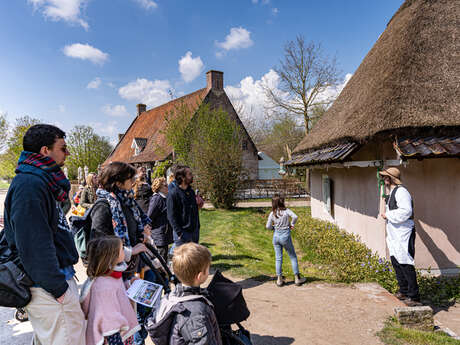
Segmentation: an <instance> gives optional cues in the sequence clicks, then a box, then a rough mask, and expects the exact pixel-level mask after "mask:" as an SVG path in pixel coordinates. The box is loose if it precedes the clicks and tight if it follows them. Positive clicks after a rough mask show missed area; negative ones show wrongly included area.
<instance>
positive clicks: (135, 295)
mask: <svg viewBox="0 0 460 345" xmlns="http://www.w3.org/2000/svg"><path fill="white" fill-rule="evenodd" d="M162 291H163V287H162V286H161V285H159V284H155V283H152V282H149V281H146V280H142V279H137V280H135V281H134V282H133V283H132V285H131V286H130V287H129V289H128V290H127V291H126V294H127V295H128V297H129V298H130V299H131V300H133V301H134V302H136V303H140V304H142V305H145V306H146V307H150V308H153V306H154V305H156V304H157V303H159V302H160V299H161V292H162Z"/></svg>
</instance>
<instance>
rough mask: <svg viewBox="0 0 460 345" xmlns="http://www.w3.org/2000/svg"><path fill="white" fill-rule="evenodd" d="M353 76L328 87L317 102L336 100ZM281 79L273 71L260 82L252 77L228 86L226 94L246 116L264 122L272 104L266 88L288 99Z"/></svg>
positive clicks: (349, 75) (350, 75)
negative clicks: (240, 106) (280, 85)
mask: <svg viewBox="0 0 460 345" xmlns="http://www.w3.org/2000/svg"><path fill="white" fill-rule="evenodd" d="M351 77H352V74H347V75H346V76H345V78H344V80H343V82H342V83H340V84H339V85H337V86H335V87H328V88H326V89H325V90H324V91H323V92H321V93H320V94H319V95H318V96H317V98H316V101H325V100H328V99H334V98H336V97H337V96H338V95H339V94H340V92H341V91H342V90H343V88H344V87H345V85H346V83H347V82H348V81H349V80H350V78H351ZM279 83H280V77H279V75H278V74H277V73H276V72H275V71H274V70H272V69H270V71H268V72H267V73H266V74H264V75H263V76H262V78H260V79H258V80H254V78H253V77H252V76H247V77H246V78H244V79H242V80H241V81H240V83H239V84H238V85H236V86H231V85H229V86H226V87H225V92H226V93H227V95H228V97H229V98H230V100H231V101H232V103H233V105H242V106H243V109H244V111H245V113H246V114H244V115H245V116H250V117H251V118H255V119H258V120H264V119H265V114H266V113H267V109H266V108H267V106H268V105H269V104H270V103H269V100H268V98H267V96H266V94H265V87H269V88H270V89H272V90H274V92H275V93H276V94H278V96H280V97H285V98H286V99H288V98H289V97H288V95H287V94H286V93H284V92H283V91H281V90H280V89H279Z"/></svg>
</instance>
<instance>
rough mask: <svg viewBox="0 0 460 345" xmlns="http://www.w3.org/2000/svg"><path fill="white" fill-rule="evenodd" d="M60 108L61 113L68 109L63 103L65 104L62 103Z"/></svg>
mask: <svg viewBox="0 0 460 345" xmlns="http://www.w3.org/2000/svg"><path fill="white" fill-rule="evenodd" d="M58 109H59V112H60V113H65V111H66V108H65V105H63V104H60V105H59V107H58Z"/></svg>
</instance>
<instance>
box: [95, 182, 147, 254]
mask: <svg viewBox="0 0 460 345" xmlns="http://www.w3.org/2000/svg"><path fill="white" fill-rule="evenodd" d="M96 195H97V196H98V197H99V198H104V199H106V200H107V201H108V203H109V206H110V211H111V212H112V224H113V231H114V233H115V235H117V236H118V237H120V238H121V239H122V240H123V244H124V245H125V246H128V247H129V246H134V245H136V243H130V240H129V236H128V223H127V222H126V217H125V215H124V214H123V209H122V207H121V205H124V206H126V207H128V208H129V209H130V210H131V211H132V212H133V216H134V219H135V220H136V223H137V234H138V235H140V234H142V232H143V231H144V227H145V226H146V225H147V224H151V223H152V221H151V220H150V218H149V217H147V215H146V214H145V213H144V211H142V209H141V208H140V207H139V205H138V204H137V202H136V200H134V197H133V193H132V191H122V190H119V189H117V190H116V191H115V192H112V193H109V192H107V191H106V190H104V189H101V188H99V189H98V190H97V191H96Z"/></svg>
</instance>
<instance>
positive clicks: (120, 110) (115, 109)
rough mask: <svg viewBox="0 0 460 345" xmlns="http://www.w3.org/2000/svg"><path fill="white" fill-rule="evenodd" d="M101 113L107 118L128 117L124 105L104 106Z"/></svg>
mask: <svg viewBox="0 0 460 345" xmlns="http://www.w3.org/2000/svg"><path fill="white" fill-rule="evenodd" d="M101 110H102V112H103V113H104V114H106V115H109V116H115V117H122V116H129V113H128V111H127V110H126V107H125V106H124V105H113V106H112V105H111V104H106V105H104V106H103V107H102V108H101Z"/></svg>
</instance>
